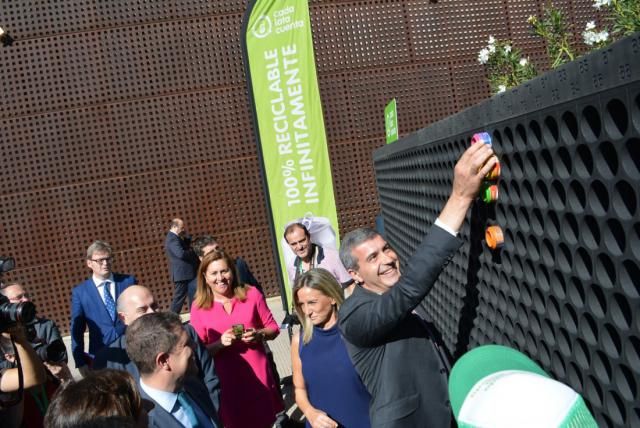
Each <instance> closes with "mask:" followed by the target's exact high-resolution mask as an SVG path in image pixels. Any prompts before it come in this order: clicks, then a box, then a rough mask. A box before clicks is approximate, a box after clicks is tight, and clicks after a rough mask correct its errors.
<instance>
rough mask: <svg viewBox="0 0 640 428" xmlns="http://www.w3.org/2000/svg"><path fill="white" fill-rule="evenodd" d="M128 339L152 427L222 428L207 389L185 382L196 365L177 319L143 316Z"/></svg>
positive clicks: (129, 331) (168, 314) (169, 315)
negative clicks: (151, 405) (147, 402)
mask: <svg viewBox="0 0 640 428" xmlns="http://www.w3.org/2000/svg"><path fill="white" fill-rule="evenodd" d="M126 337H127V339H126V347H127V353H128V354H129V357H130V358H131V361H133V362H134V364H135V365H136V367H137V368H138V371H139V372H140V395H141V396H142V398H143V399H146V400H148V401H150V402H151V403H152V404H153V407H152V408H151V409H150V410H149V426H150V427H158V428H172V427H175V428H178V427H187V428H191V427H202V428H216V427H220V426H221V425H220V423H219V422H218V417H217V414H216V411H215V408H214V407H213V404H212V403H211V400H210V398H209V395H208V394H207V391H206V389H205V388H204V385H203V384H202V383H200V384H197V383H191V382H184V380H185V379H186V378H187V376H188V375H190V374H193V373H194V371H195V361H194V358H193V348H192V346H193V344H192V343H191V340H190V339H189V335H188V334H187V332H186V331H185V330H184V328H183V327H182V323H181V322H180V317H179V316H178V315H176V314H174V313H171V312H156V313H150V314H146V315H143V316H141V317H140V318H138V319H137V320H135V321H134V322H133V323H132V324H131V325H129V326H128V327H127V336H126Z"/></svg>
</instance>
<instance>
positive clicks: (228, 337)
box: [220, 328, 236, 348]
mask: <svg viewBox="0 0 640 428" xmlns="http://www.w3.org/2000/svg"><path fill="white" fill-rule="evenodd" d="M234 340H236V335H235V334H234V333H233V329H232V328H230V329H228V330H226V331H225V332H224V333H222V336H220V345H222V346H223V347H225V348H226V347H227V346H231V345H232V344H233V341H234Z"/></svg>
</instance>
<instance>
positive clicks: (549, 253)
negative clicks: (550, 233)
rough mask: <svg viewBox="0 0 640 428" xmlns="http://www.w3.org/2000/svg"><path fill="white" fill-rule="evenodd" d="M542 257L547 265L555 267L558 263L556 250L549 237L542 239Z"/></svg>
mask: <svg viewBox="0 0 640 428" xmlns="http://www.w3.org/2000/svg"><path fill="white" fill-rule="evenodd" d="M540 257H541V258H542V263H544V264H545V266H548V267H553V266H555V264H556V259H555V257H556V252H555V250H554V249H553V244H552V243H551V241H549V240H548V239H546V238H545V239H543V240H542V247H541V248H540Z"/></svg>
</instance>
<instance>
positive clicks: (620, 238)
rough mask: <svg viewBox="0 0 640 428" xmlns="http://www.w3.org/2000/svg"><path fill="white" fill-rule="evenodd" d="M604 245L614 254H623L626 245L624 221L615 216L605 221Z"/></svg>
mask: <svg viewBox="0 0 640 428" xmlns="http://www.w3.org/2000/svg"><path fill="white" fill-rule="evenodd" d="M602 235H603V236H604V245H605V248H606V249H607V251H608V252H609V253H610V254H611V255H613V256H621V255H622V253H624V250H625V247H626V236H625V232H624V227H623V226H622V223H620V221H618V220H617V219H615V218H610V219H609V220H607V222H606V223H605V228H604V233H603V234H602Z"/></svg>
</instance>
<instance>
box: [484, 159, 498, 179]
mask: <svg viewBox="0 0 640 428" xmlns="http://www.w3.org/2000/svg"><path fill="white" fill-rule="evenodd" d="M498 177H500V161H498V162H496V164H495V165H494V167H493V168H492V169H491V171H489V173H488V174H487V176H486V179H487V180H496V179H498Z"/></svg>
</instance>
